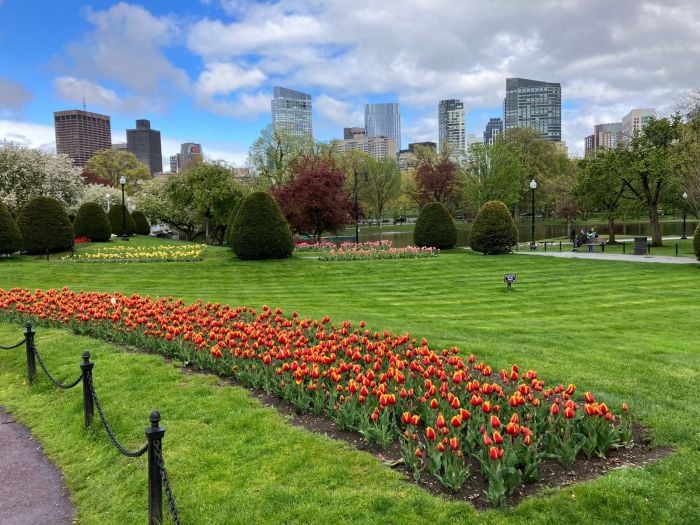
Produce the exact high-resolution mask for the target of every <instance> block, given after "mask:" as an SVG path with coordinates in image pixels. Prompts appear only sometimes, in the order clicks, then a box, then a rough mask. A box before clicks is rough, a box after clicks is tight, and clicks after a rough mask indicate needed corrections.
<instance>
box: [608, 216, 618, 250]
mask: <svg viewBox="0 0 700 525" xmlns="http://www.w3.org/2000/svg"><path fill="white" fill-rule="evenodd" d="M608 244H617V240H615V219H614V218H613V217H609V218H608Z"/></svg>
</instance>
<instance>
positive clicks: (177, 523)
mask: <svg viewBox="0 0 700 525" xmlns="http://www.w3.org/2000/svg"><path fill="white" fill-rule="evenodd" d="M153 444H154V446H155V449H156V457H157V458H158V467H159V468H160V477H161V479H162V480H163V488H164V489H165V495H166V497H167V498H168V507H170V514H172V516H173V523H175V525H180V517H179V516H178V514H177V507H176V506H175V496H173V491H172V490H170V480H169V479H168V472H167V471H166V470H165V463H164V462H163V450H162V448H161V443H160V440H156V441H155V442H154V443H153Z"/></svg>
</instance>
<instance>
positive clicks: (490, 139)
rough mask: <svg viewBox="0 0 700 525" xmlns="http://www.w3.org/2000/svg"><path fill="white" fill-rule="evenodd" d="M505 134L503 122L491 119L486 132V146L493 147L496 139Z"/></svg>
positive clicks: (498, 119)
mask: <svg viewBox="0 0 700 525" xmlns="http://www.w3.org/2000/svg"><path fill="white" fill-rule="evenodd" d="M501 133H503V121H502V120H501V119H500V118H490V119H489V121H488V123H487V124H486V129H485V130H484V144H488V145H490V146H493V145H494V144H495V142H496V137H497V136H498V135H500V134H501Z"/></svg>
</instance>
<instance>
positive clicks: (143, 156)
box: [126, 119, 163, 175]
mask: <svg viewBox="0 0 700 525" xmlns="http://www.w3.org/2000/svg"><path fill="white" fill-rule="evenodd" d="M126 147H127V151H128V152H130V153H133V154H134V155H136V158H137V159H139V160H140V161H141V162H143V163H144V164H145V165H146V166H148V169H149V170H150V171H151V175H153V174H154V173H158V172H161V171H163V155H162V153H161V149H160V131H157V130H155V129H151V122H150V121H148V120H146V119H142V120H137V121H136V129H127V130H126Z"/></svg>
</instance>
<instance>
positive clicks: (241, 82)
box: [197, 62, 265, 96]
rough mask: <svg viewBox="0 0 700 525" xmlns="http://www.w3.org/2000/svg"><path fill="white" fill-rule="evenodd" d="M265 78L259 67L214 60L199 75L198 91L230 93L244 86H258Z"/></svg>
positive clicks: (209, 93)
mask: <svg viewBox="0 0 700 525" xmlns="http://www.w3.org/2000/svg"><path fill="white" fill-rule="evenodd" d="M264 80H265V74H264V73H263V72H262V71H260V70H259V69H258V68H250V69H244V68H241V67H239V66H237V65H236V64H230V63H226V62H214V63H211V64H208V65H207V67H206V70H205V71H203V72H202V73H201V74H200V75H199V80H198V81H197V92H198V93H199V94H200V95H204V96H212V95H228V94H229V93H231V92H232V91H236V90H238V89H240V88H243V87H257V86H259V85H260V84H261V83H262V82H264Z"/></svg>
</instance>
